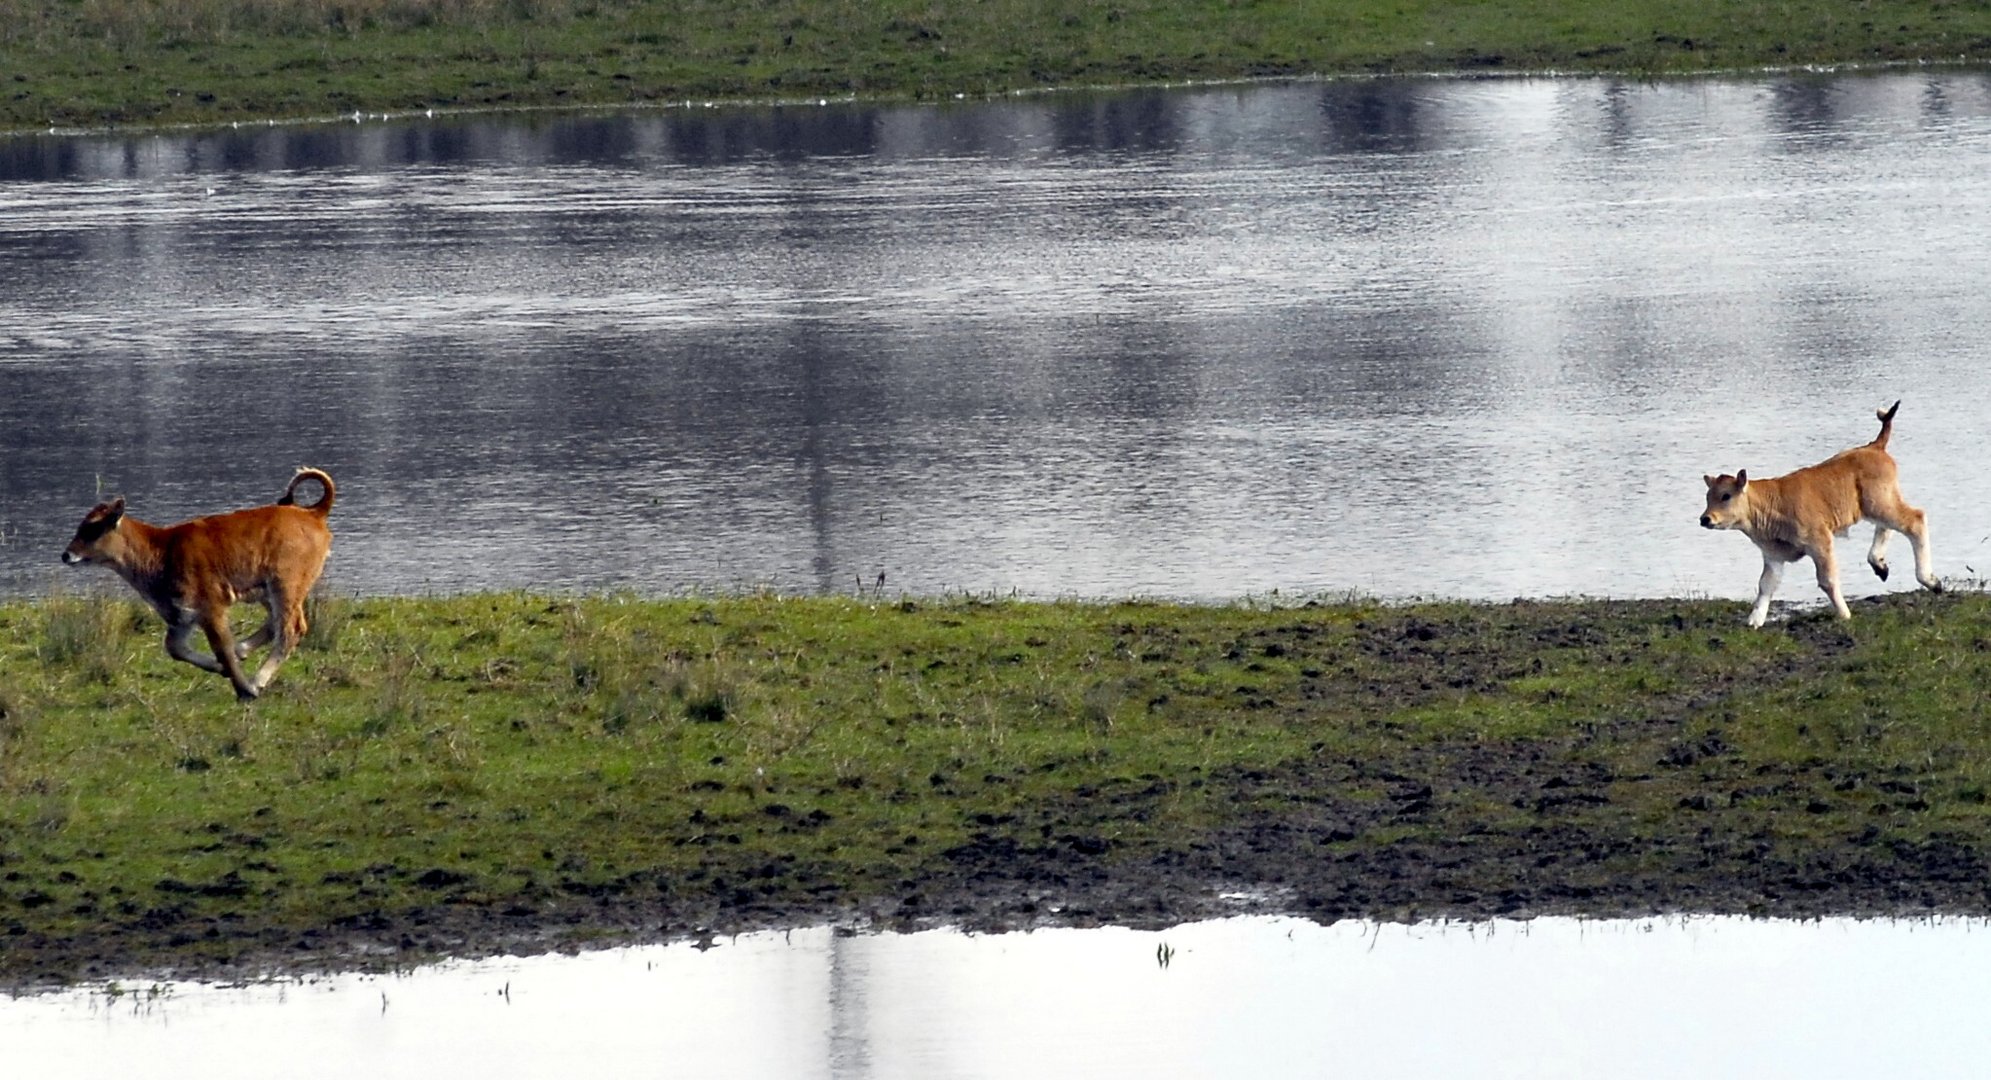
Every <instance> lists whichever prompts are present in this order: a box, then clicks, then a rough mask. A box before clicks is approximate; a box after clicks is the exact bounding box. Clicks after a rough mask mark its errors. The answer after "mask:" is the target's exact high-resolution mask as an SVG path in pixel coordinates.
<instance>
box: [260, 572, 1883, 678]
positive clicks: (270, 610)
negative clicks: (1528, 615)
mask: <svg viewBox="0 0 1991 1080" xmlns="http://www.w3.org/2000/svg"><path fill="white" fill-rule="evenodd" d="M1881 576H1882V577H1886V576H1887V575H1886V574H1882V575H1881ZM263 610H264V615H263V625H261V626H259V627H257V628H256V632H255V633H253V634H250V635H249V637H248V639H247V640H245V641H238V642H236V643H235V658H236V659H238V660H247V659H248V658H249V654H250V653H252V652H255V651H256V650H257V649H260V648H262V647H263V646H265V645H268V644H269V643H270V641H271V639H273V638H275V637H276V635H277V607H276V604H275V603H274V602H272V601H269V600H265V601H264V602H263Z"/></svg>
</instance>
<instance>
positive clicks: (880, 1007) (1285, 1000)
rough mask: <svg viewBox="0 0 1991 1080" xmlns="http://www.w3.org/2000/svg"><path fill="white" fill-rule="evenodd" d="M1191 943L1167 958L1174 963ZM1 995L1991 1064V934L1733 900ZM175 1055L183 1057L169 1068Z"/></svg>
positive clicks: (693, 1036) (589, 1024)
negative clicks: (1603, 915)
mask: <svg viewBox="0 0 1991 1080" xmlns="http://www.w3.org/2000/svg"><path fill="white" fill-rule="evenodd" d="M1164 958H1165V959H1166V961H1167V962H1166V963H1165V964H1164V963H1162V960H1163V959H1164ZM125 989H126V990H127V991H128V992H127V993H125V994H123V995H122V996H118V997H111V996H107V995H106V994H104V993H103V992H102V991H101V990H95V991H75V992H70V993H66V994H60V995H51V996H45V997H34V998H22V999H14V1000H7V999H0V1045H5V1046H6V1047H7V1061H8V1065H9V1067H10V1068H12V1069H15V1070H18V1071H19V1072H20V1074H21V1075H24V1076H57V1075H65V1076H112V1075H121V1074H124V1073H127V1072H130V1071H132V1068H133V1066H134V1065H136V1064H137V1063H145V1065H146V1067H145V1069H144V1070H143V1071H144V1072H145V1073H146V1075H171V1076H190V1077H192V1076H198V1077H201V1078H203V1080H227V1078H230V1077H265V1076H273V1075H281V1076H285V1077H293V1078H303V1077H327V1078H347V1077H354V1076H365V1077H372V1078H380V1080H388V1078H393V1077H410V1078H424V1080H426V1078H427V1077H430V1076H434V1075H437V1073H436V1070H437V1069H438V1068H439V1067H443V1066H444V1065H445V1063H446V1071H447V1073H448V1074H449V1075H453V1076H475V1077H484V1078H492V1080H496V1078H504V1077H544V1076H562V1075H575V1074H577V1073H581V1074H586V1075H591V1076H617V1077H637V1076H658V1077H663V1076H687V1077H701V1078H707V1077H710V1078H719V1077H739V1078H766V1080H805V1078H810V1077H830V1078H837V1080H858V1078H886V1077H907V1078H921V1080H947V1078H954V1077H962V1078H965V1077H978V1078H999V1077H1017V1078H1020V1080H1023V1078H1027V1080H1043V1078H1052V1077H1075V1078H1088V1080H1090V1078H1103V1077H1130V1078H1131V1077H1141V1078H1168V1077H1185V1078H1187V1077H1195V1078H1212V1077H1240V1078H1242V1077H1251V1078H1269V1077H1300V1076H1309V1077H1316V1076H1317V1077H1326V1076H1350V1077H1362V1078H1365V1080H1386V1078H1390V1077H1418V1078H1430V1077H1448V1078H1454V1080H1475V1078H1495V1077H1498V1078H1508V1077H1512V1078H1528V1080H1552V1078H1560V1077H1568V1078H1572V1080H1591V1078H1595V1077H1612V1078H1616V1080H1635V1078H1662V1077H1663V1078H1680V1080H1706V1078H1708V1077H1722V1076H1736V1077H1751V1078H1753V1080H1776V1078H1784V1077H1791V1078H1797V1077H1802V1078H1806V1080H1819V1078H1828V1077H1875V1076H1914V1077H1917V1078H1919V1080H1935V1078H1942V1077H1960V1078H1961V1077H1972V1078H1974V1077H1978V1076H1981V1075H1983V1063H1984V1062H1985V1061H1986V1060H1991V1028H1987V1027H1986V1025H1985V1024H1984V1023H1983V1016H1982V1013H1983V1009H1982V1006H1983V1003H1984V1001H1986V1000H1987V999H1988V998H1991V930H1987V928H1986V927H1985V926H1984V925H1982V924H1980V923H1969V922H1956V921H1944V922H1917V923H1899V922H1884V921H1872V922H1858V921H1851V920H1827V921H1824V922H1817V923H1793V922H1767V921H1750V920H1746V919H1737V918H1718V919H1717V918H1705V919H1688V920H1647V921H1637V922H1581V921H1575V920H1569V919H1539V920H1534V921H1532V922H1526V923H1512V922H1509V923H1494V924H1489V925H1482V926H1473V927H1469V926H1464V925H1453V926H1429V925H1426V926H1412V927H1405V926H1380V927H1379V926H1374V925H1365V924H1358V923H1338V924H1335V925H1333V926H1328V927H1323V926H1319V925H1316V924H1313V923H1308V922H1303V921H1299V920H1292V919H1264V918H1240V919H1231V920H1224V921H1218V922H1210V923H1199V924H1193V925H1189V926H1181V927H1177V928H1175V929H1173V930H1168V931H1163V932H1158V933H1144V932H1135V931H1129V930H1112V929H1107V930H1082V931H1079V930H1046V931H1038V932H1035V933H1029V934H1005V935H997V936H985V937H969V936H964V935H961V934H958V933H953V932H948V931H934V932H928V933H919V934H912V935H895V934H882V935H863V936H844V935H840V934H838V933H836V932H834V931H831V930H829V929H826V928H825V929H817V930H809V931H797V932H795V933H793V934H756V935H748V936H745V937H740V938H733V939H720V941H719V943H718V944H717V946H716V947H711V948H707V949H704V950H700V949H698V948H696V947H694V946H692V945H674V946H667V947H654V948H642V949H624V950H611V951H605V952H599V953H590V954H584V955H581V956H576V957H544V958H537V959H530V960H519V959H501V960H494V961H489V962H482V963H474V964H452V965H447V966H443V967H439V968H432V969H425V970H422V971H418V972H415V973H412V974H409V975H404V976H398V977H359V976H342V977H336V978H327V979H317V980H310V981H304V982H289V983H282V984H275V985H262V986H249V987H236V988H220V987H211V986H200V985H190V984H169V985H165V986H147V985H143V984H140V985H134V986H129V987H126V988H125ZM162 1065H163V1066H165V1067H166V1071H164V1072H160V1071H158V1069H159V1067H160V1066H162Z"/></svg>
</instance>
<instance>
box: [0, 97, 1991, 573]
mask: <svg viewBox="0 0 1991 1080" xmlns="http://www.w3.org/2000/svg"><path fill="white" fill-rule="evenodd" d="M1987 340H1991V76H1987V75H1985V74H1984V73H1972V72H1937V73H1928V72H1914V73H1900V74H1888V75H1880V76H1864V77H1851V76H1840V77H1810V76H1776V77H1764V78H1757V79H1749V80H1741V81H1716V80H1701V81H1692V82H1667V83H1658V84H1645V85H1642V84H1630V83H1622V82H1615V81H1611V80H1605V79H1584V80H1546V79H1542V80H1499V81H1447V80H1410V81H1378V82H1352V83H1329V84H1298V85H1273V86H1252V87H1244V88H1221V89H1204V90H1192V91H1173V92H1141V93H1127V94H1113V95H1071V96H1063V95H1059V96H1047V97H1041V98H1029V99H1019V100H1009V101H1003V102H997V103H988V104H968V105H960V106H952V107H912V106H905V107H900V106H892V107H882V106H845V105H831V106H827V107H790V108H781V109H764V110H735V109H706V108H699V107H696V106H695V105H694V106H693V107H690V108H677V109H670V110H663V111H656V112H646V113H640V114H635V115H583V116H535V117H525V118H518V117H494V118H476V119H434V120H429V119H417V120H403V121H393V122H381V121H373V120H369V121H366V122H360V123H352V122H346V123H340V124H321V125H305V126H298V127H245V128H241V129H231V130H224V131H219V132H202V133H195V134H178V133H168V134H158V135H144V136H133V137H79V138H55V137H40V136H33V137H17V138H13V139H9V140H0V592H13V593H19V592H31V591H40V590H44V589H47V588H50V587H52V586H53V585H55V584H56V583H57V582H59V581H65V580H66V581H69V582H75V581H79V580H83V575H77V574H73V573H72V574H71V576H69V577H67V578H64V577H61V576H59V573H58V569H59V568H58V567H57V566H56V553H57V550H58V548H59V546H60V545H61V543H62V542H63V541H65V540H66V539H67V536H68V533H69V532H70V530H71V529H72V528H73V527H74V524H75V522H76V520H77V519H78V518H79V517H80V516H81V513H82V511H83V510H85V509H86V508H87V507H88V506H89V505H90V504H91V503H92V502H93V501H94V499H95V498H96V497H97V495H98V493H99V492H100V491H103V492H111V491H115V492H122V493H124V494H126V495H127V496H128V497H129V498H130V500H131V506H132V509H133V512H134V513H135V514H137V515H139V516H141V517H144V518H146V519H147V520H153V521H166V520H176V519H179V518H181V517H185V516H190V515H193V514H196V513H202V512H208V511H212V510H216V509H223V508H228V507H233V506H237V505H244V504H247V503H251V502H256V501H263V500H267V499H269V498H272V497H274V495H275V494H276V493H277V492H278V491H279V490H280V489H281V487H282V485H283V483H284V481H285V480H286V479H287V478H288V476H289V473H290V470H291V468H292V467H293V466H295V465H297V464H299V463H307V464H313V465H319V466H323V467H325V468H327V469H330V470H331V471H332V472H333V473H334V474H335V475H336V476H337V477H338V479H339V481H340V483H341V485H342V486H341V492H340V502H339V509H338V511H337V513H336V514H335V519H334V524H335V526H336V529H337V532H338V541H337V545H336V547H335V551H334V555H333V559H332V565H331V569H330V571H329V580H331V581H332V582H333V583H334V584H335V585H337V586H338V587H340V588H341V589H344V590H349V591H357V592H364V593H383V592H420V591H454V590H464V589H488V588H511V587H531V588H541V589H602V588H633V589H637V590H641V591H648V592H674V591H679V590H685V589H710V588H736V587H741V586H757V585H767V586H773V587H776V588H779V589H783V590H791V591H801V592H814V591H848V590H850V589H852V588H854V587H855V584H856V583H857V582H858V581H860V580H861V581H863V582H865V583H867V584H875V583H876V581H877V579H878V576H879V575H880V574H883V575H885V580H886V589H887V591H888V592H896V591H907V592H918V593H933V592H944V591H953V590H968V591H976V592H981V591H995V592H1012V591H1015V592H1021V593H1024V594H1027V595H1078V596H1105V595H1125V594H1142V595H1151V596H1162V597H1179V598H1195V599H1221V598H1231V597H1237V596H1240V595H1244V594H1263V593H1267V592H1270V591H1272V590H1280V591H1282V593H1283V594H1288V595H1290V594H1294V593H1318V592H1328V593H1333V592H1340V591H1343V590H1358V591H1362V592H1368V593H1376V594H1383V595H1413V594H1415V595H1453V596H1466V597H1478V598H1506V597H1510V596H1516V595H1567V594H1592V595H1612V596H1643V595H1659V594H1668V595H1679V594H1714V595H1723V596H1736V597H1745V596H1748V595H1750V594H1751V592H1752V590H1753V587H1754V583H1755V580H1756V570H1757V566H1756V555H1755V552H1754V549H1753V548H1751V547H1750V546H1749V544H1748V543H1747V542H1746V541H1744V540H1743V539H1741V538H1740V537H1737V536H1728V535H1719V536H1718V535H1711V534H1707V533H1704V532H1702V531H1701V530H1699V529H1698V528H1697V527H1696V516H1697V514H1698V513H1699V510H1700V503H1701V499H1702V493H1703V487H1702V484H1701V480H1700V477H1701V476H1702V474H1704V473H1708V472H1719V471H1733V470H1735V469H1737V468H1740V467H1747V468H1748V469H1750V470H1751V472H1752V473H1755V474H1756V475H1767V474H1771V473H1775V472H1781V471H1784V470H1787V469H1789V468H1793V467H1796V466H1799V465H1803V464H1807V463H1809V462H1811V461H1815V460H1817V459H1819V458H1822V457H1823V456H1825V455H1827V454H1829V453H1831V452H1834V451H1836V450H1839V449H1841V448H1843V447H1846V446H1849V445H1853V444H1855V443H1859V442H1863V441H1865V440H1866V439H1868V438H1869V437H1870V436H1871V435H1872V434H1873V432H1874V430H1875V424H1874V421H1873V419H1872V416H1873V413H1872V410H1873V409H1874V408H1875V407H1876V406H1881V405H1885V404H1887V403H1888V402H1891V401H1893V400H1894V399H1896V398H1903V399H1906V403H1905V404H1904V405H1903V406H1902V411H1901V417H1900V421H1899V430H1898V434H1897V436H1896V439H1895V443H1894V449H1895V451H1896V453H1897V456H1898V457H1899V458H1900V460H1901V463H1902V477H1903V484H1904V490H1905V491H1906V493H1907V495H1908V496H1909V498H1910V499H1911V501H1914V502H1916V503H1918V504H1920V505H1922V506H1924V507H1925V508H1926V509H1927V510H1928V511H1929V514H1930V519H1931V522H1932V528H1933V530H1934V532H1933V535H1934V537H1935V551H1936V556H1937V568H1938V571H1939V572H1940V573H1942V574H1944V575H1949V576H1969V575H1975V574H1976V573H1978V572H1979V571H1980V570H1981V569H1983V568H1984V565H1985V560H1986V559H1987V558H1991V550H1987V548H1986V546H1985V545H1986V544H1987V542H1991V540H1988V539H1987V538H1991V498H1986V494H1987V492H1986V483H1987V482H1986V478H1985V476H1984V474H1983V472H1982V470H1981V469H1979V468H1978V467H1977V455H1978V454H1979V453H1981V449H1982V446H1983V445H1984V433H1985V428H1984V424H1983V421H1982V419H1981V414H1982V403H1983V402H1984V401H1986V400H1991V365H1987V364H1986V363H1985V362H1984V360H1985V349H1984V342H1985V341H1987ZM1852 542H1853V543H1864V540H1863V539H1859V538H1855V540H1854V541H1852ZM1847 562H1848V563H1849V565H1850V566H1851V569H1850V570H1849V571H1848V572H1847V581H1848V584H1849V586H1850V591H1852V592H1853V593H1855V594H1859V593H1865V592H1871V591H1874V590H1877V589H1880V588H1882V587H1883V586H1880V585H1879V583H1877V582H1875V581H1873V579H1871V578H1870V577H1867V576H1865V574H1864V571H1863V570H1861V569H1860V566H1859V563H1860V560H1859V559H1858V558H1857V557H1849V558H1848V559H1847ZM1896 577H1897V580H1896V581H1895V582H1893V583H1892V584H1891V585H1889V586H1885V588H1890V589H1896V588H1907V587H1912V586H1913V583H1912V581H1908V580H1905V579H1907V578H1908V575H1906V574H1900V575H1897V576H1896ZM1813 591H1814V590H1812V589H1811V586H1810V584H1809V580H1808V578H1806V577H1805V576H1804V575H1802V574H1799V575H1797V576H1796V577H1794V578H1792V580H1791V583H1788V584H1787V585H1786V589H1785V595H1786V596H1791V597H1800V596H1809V595H1810V594H1811V593H1812V592H1813Z"/></svg>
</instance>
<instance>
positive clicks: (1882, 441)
mask: <svg viewBox="0 0 1991 1080" xmlns="http://www.w3.org/2000/svg"><path fill="white" fill-rule="evenodd" d="M1900 411H1901V402H1899V401H1896V402H1895V403H1894V404H1892V405H1889V406H1888V407H1887V408H1885V409H1875V410H1874V411H1873V414H1874V415H1875V416H1877V417H1879V418H1880V434H1878V435H1875V436H1874V437H1873V442H1872V443H1870V444H1869V445H1871V446H1876V447H1879V448H1880V449H1882V450H1885V449H1887V437H1888V436H1889V435H1892V434H1894V414H1895V413H1898V412H1900ZM326 490H328V491H329V490H331V489H330V488H329V487H328V488H327V489H326Z"/></svg>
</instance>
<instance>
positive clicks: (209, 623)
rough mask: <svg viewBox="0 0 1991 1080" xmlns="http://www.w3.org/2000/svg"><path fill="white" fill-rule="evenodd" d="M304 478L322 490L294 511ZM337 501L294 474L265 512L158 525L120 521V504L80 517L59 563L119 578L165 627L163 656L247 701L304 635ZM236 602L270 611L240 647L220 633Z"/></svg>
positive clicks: (318, 476)
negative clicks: (203, 643) (260, 652)
mask: <svg viewBox="0 0 1991 1080" xmlns="http://www.w3.org/2000/svg"><path fill="white" fill-rule="evenodd" d="M305 480H315V481H317V482H318V484H319V485H320V486H321V487H322V488H324V493H323V494H322V495H320V496H319V497H318V501H317V502H315V503H312V504H311V505H309V506H300V505H298V502H297V486H298V484H300V483H302V482H303V481H305ZM336 497H337V489H336V488H334V487H333V485H332V477H331V476H330V475H328V474H327V473H325V472H324V471H323V470H322V469H299V470H297V475H295V476H293V477H291V478H290V484H289V486H287V487H285V488H284V489H283V495H282V496H280V497H279V498H278V499H277V501H276V502H274V503H271V504H270V505H268V506H257V507H252V508H250V509H247V510H236V511H233V512H231V513H226V514H215V515H212V516H210V517H198V518H194V519H192V520H190V521H182V522H180V523H179V524H177V525H166V526H159V525H148V524H146V523H145V522H143V521H140V520H138V519H137V518H135V517H132V516H130V515H129V514H126V513H125V512H124V499H123V498H122V497H119V498H116V499H112V500H111V501H110V502H107V503H98V504H97V505H96V506H94V507H92V508H91V509H90V512H89V513H88V514H85V515H83V523H82V524H81V525H78V526H77V527H76V536H75V538H74V539H72V540H70V541H69V546H68V547H67V548H65V549H63V552H62V561H63V562H66V563H69V564H71V565H101V566H108V567H110V568H111V569H112V570H115V571H117V574H118V576H119V577H121V578H123V579H124V580H125V581H126V582H127V583H129V584H130V585H131V587H132V588H133V589H136V590H138V595H140V596H142V597H144V598H145V602H146V603H148V604H150V605H152V610H154V611H156V612H158V613H159V617H160V618H161V619H164V620H166V652H167V653H168V654H169V655H170V656H172V657H173V658H174V659H175V660H184V661H186V662H187V663H189V664H192V665H194V666H195V667H197V668H200V669H202V670H204V671H213V672H217V673H220V674H223V675H226V676H228V681H229V682H231V683H233V684H234V685H235V696H236V697H237V698H239V699H240V700H243V701H248V700H250V699H252V698H254V697H256V696H257V695H258V694H261V693H262V692H263V689H264V688H265V687H267V686H269V684H270V679H271V678H272V677H274V676H275V675H276V672H277V668H278V667H279V666H280V665H281V664H282V663H283V661H284V658H285V657H287V656H289V655H290V652H291V650H292V649H294V648H296V647H297V643H298V642H299V641H300V640H302V639H303V637H304V631H305V629H306V623H305V620H304V598H305V597H306V596H307V595H309V594H310V592H311V586H312V585H313V584H315V583H316V582H317V581H318V574H319V572H320V571H322V570H324V568H325V556H326V555H327V554H329V553H330V552H331V550H332V530H331V529H329V528H327V527H326V525H325V516H326V515H327V514H329V513H330V512H331V510H332V500H333V499H334V498H336ZM238 600H253V601H256V602H257V603H260V604H262V605H263V608H264V609H265V610H266V611H267V612H268V617H267V618H265V619H264V620H263V625H262V628H261V629H259V630H257V631H256V632H255V633H254V634H252V635H250V637H249V639H248V640H247V641H243V642H239V643H238V642H236V641H235V640H234V636H233V634H232V633H231V632H230V631H229V629H228V608H229V605H231V604H233V603H235V602H236V601H238ZM196 626H198V627H199V628H200V629H201V630H202V631H203V632H204V633H205V634H206V635H207V644H208V648H209V649H210V650H212V652H213V655H212V656H202V655H201V654H200V653H197V652H195V651H194V650H193V648H192V643H191V638H192V637H193V631H194V628H195V627H196ZM272 642H274V643H275V644H274V645H273V646H272V647H271V649H270V655H269V656H268V657H267V658H265V659H264V661H263V666H262V667H261V668H259V669H258V670H257V671H256V676H255V678H253V679H251V678H247V677H245V676H244V675H243V674H242V663H241V662H242V661H243V660H245V659H247V658H248V656H249V653H250V652H251V651H253V650H255V649H259V648H261V647H262V646H264V645H269V644H271V643H272Z"/></svg>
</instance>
